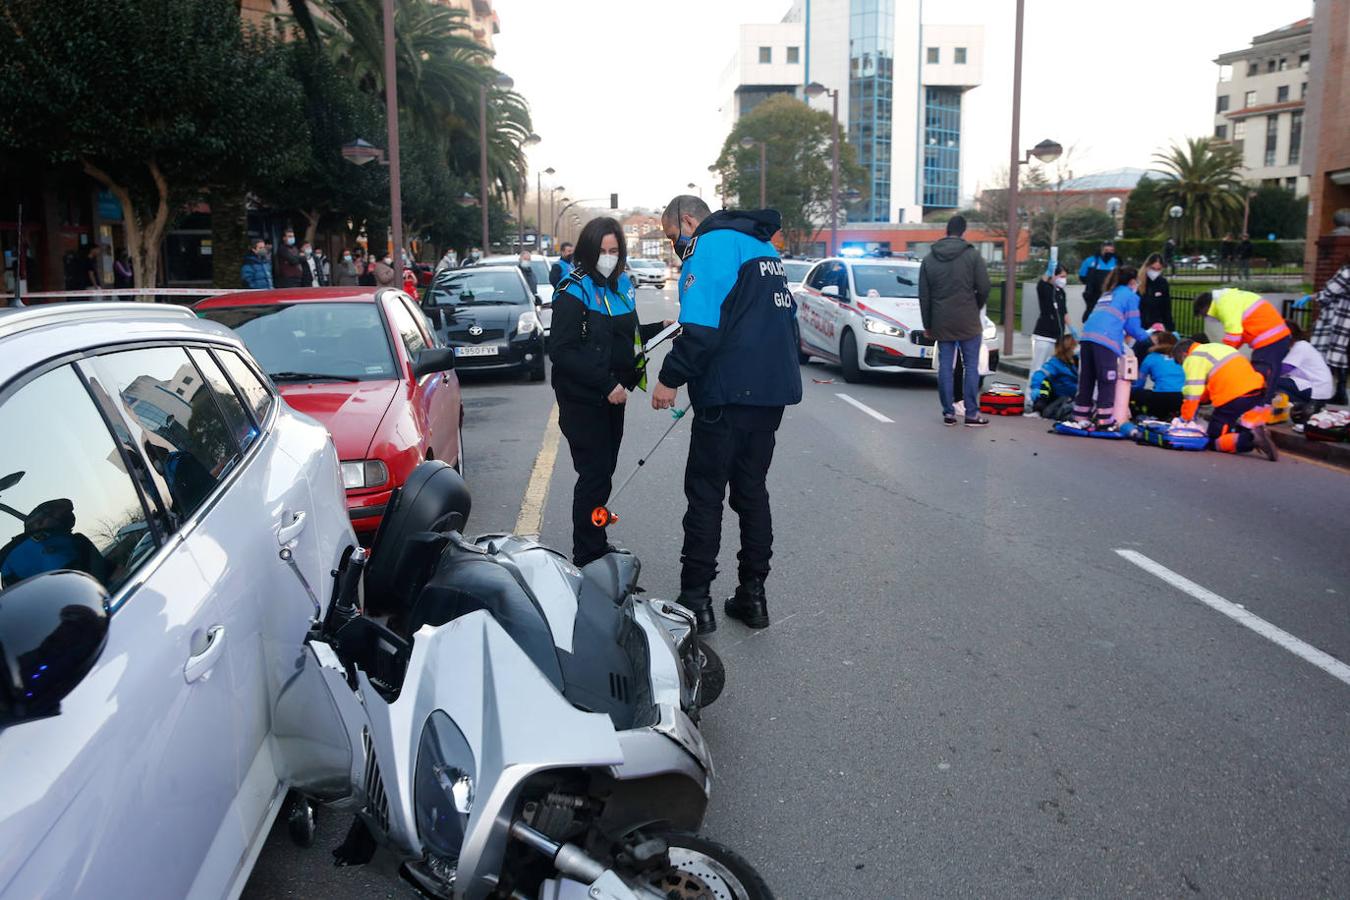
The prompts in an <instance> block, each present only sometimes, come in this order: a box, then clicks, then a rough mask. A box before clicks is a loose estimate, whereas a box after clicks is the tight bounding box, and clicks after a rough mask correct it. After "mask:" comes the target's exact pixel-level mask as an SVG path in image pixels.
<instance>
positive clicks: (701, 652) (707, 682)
mask: <svg viewBox="0 0 1350 900" xmlns="http://www.w3.org/2000/svg"><path fill="white" fill-rule="evenodd" d="M698 658H699V660H698V661H699V665H698V671H699V680H698V703H697V706H698V708H699V709H706V708H707V707H709V706H712V705H713V702H714V701H715V700H716V699H717V698H718V697H720V696H722V689H723V688H724V687H726V686H727V667H726V666H725V665H724V664H723V663H722V657H720V656H718V655H717V653H716V652H715V651H714V650H713V648H712V647H709V646H708V644H707V642H705V641H699V642H698Z"/></svg>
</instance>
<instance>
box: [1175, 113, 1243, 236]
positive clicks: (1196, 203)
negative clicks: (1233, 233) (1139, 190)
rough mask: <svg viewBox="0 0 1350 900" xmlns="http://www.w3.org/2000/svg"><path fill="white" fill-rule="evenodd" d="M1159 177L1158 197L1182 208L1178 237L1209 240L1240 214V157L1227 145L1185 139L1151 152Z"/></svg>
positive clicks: (1225, 230) (1203, 139) (1241, 189)
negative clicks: (1168, 148) (1161, 150)
mask: <svg viewBox="0 0 1350 900" xmlns="http://www.w3.org/2000/svg"><path fill="white" fill-rule="evenodd" d="M1153 160H1154V162H1155V163H1156V165H1157V170H1158V171H1159V172H1160V173H1161V174H1162V176H1163V180H1162V181H1161V183H1160V184H1159V185H1158V196H1159V197H1161V198H1162V200H1163V203H1164V204H1167V205H1169V206H1170V205H1176V206H1180V207H1181V208H1182V209H1183V210H1184V211H1185V213H1184V217H1183V218H1182V234H1181V239H1182V242H1183V243H1184V242H1185V241H1186V240H1187V239H1192V238H1194V239H1200V240H1204V239H1212V238H1216V237H1219V236H1221V235H1222V234H1224V233H1225V232H1227V231H1230V230H1231V229H1232V228H1233V225H1234V223H1235V222H1236V221H1237V220H1238V219H1239V217H1240V216H1241V214H1242V191H1243V186H1242V176H1241V174H1240V170H1241V168H1242V157H1241V155H1240V154H1239V153H1238V151H1237V148H1235V147H1233V146H1232V145H1231V144H1223V143H1216V142H1215V141H1213V140H1211V139H1210V138H1188V139H1187V141H1186V146H1185V147H1181V146H1179V145H1177V144H1173V145H1172V148H1171V149H1170V150H1169V151H1168V152H1166V153H1155V154H1153Z"/></svg>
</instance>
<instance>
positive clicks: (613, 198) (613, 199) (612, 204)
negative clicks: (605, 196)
mask: <svg viewBox="0 0 1350 900" xmlns="http://www.w3.org/2000/svg"><path fill="white" fill-rule="evenodd" d="M609 208H610V209H618V208H619V195H618V194H610V195H609Z"/></svg>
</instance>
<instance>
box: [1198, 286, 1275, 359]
mask: <svg viewBox="0 0 1350 900" xmlns="http://www.w3.org/2000/svg"><path fill="white" fill-rule="evenodd" d="M1209 314H1210V315H1211V316H1213V317H1214V318H1216V319H1218V320H1219V323H1220V324H1222V325H1223V342H1224V343H1225V344H1228V345H1229V346H1230V347H1241V346H1242V345H1243V344H1250V345H1251V347H1252V349H1256V348H1258V347H1264V346H1266V345H1267V344H1273V343H1275V342H1276V341H1278V340H1280V339H1281V338H1286V337H1289V326H1288V325H1286V324H1284V317H1283V316H1281V315H1280V312H1279V310H1277V309H1276V308H1275V306H1274V304H1272V303H1271V302H1270V301H1269V300H1266V299H1264V298H1263V297H1261V295H1260V294H1253V293H1252V292H1251V291H1239V290H1237V289H1236V288H1228V289H1227V290H1223V291H1218V292H1217V293H1216V294H1215V295H1214V300H1213V301H1212V302H1211V303H1210V305H1209Z"/></svg>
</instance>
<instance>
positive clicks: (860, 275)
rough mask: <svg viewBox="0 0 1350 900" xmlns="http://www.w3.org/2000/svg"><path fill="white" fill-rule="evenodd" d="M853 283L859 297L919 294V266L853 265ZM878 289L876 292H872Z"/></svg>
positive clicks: (911, 295)
mask: <svg viewBox="0 0 1350 900" xmlns="http://www.w3.org/2000/svg"><path fill="white" fill-rule="evenodd" d="M853 283H854V284H855V285H856V286H857V288H858V296H859V297H867V296H876V297H917V296H919V267H918V266H916V265H914V264H912V263H911V264H909V265H902V264H900V263H896V264H894V265H876V266H874V265H868V266H854V267H853ZM872 291H876V294H872Z"/></svg>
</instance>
